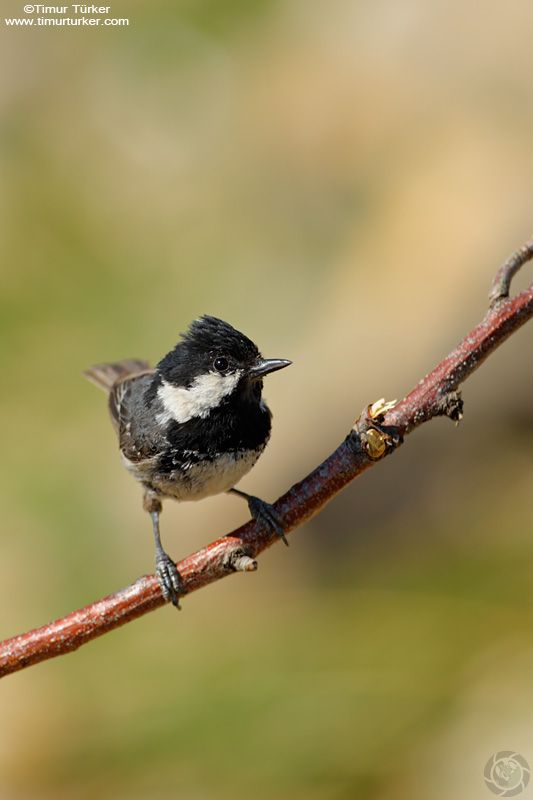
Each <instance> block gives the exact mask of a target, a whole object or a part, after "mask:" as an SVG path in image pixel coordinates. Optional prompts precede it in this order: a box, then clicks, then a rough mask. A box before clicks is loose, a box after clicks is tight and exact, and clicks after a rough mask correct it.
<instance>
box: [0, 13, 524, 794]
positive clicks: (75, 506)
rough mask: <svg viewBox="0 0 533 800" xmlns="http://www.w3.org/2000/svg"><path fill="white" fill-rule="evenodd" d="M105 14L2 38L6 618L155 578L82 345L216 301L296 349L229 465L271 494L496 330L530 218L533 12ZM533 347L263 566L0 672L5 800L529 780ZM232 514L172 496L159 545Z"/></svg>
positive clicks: (45, 613) (111, 349)
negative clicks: (496, 300) (369, 411)
mask: <svg viewBox="0 0 533 800" xmlns="http://www.w3.org/2000/svg"><path fill="white" fill-rule="evenodd" d="M111 13H112V14H113V16H115V17H128V18H129V19H130V25H129V27H127V28H105V29H104V28H99V29H93V28H86V29H77V28H71V29H66V28H55V29H50V28H46V29H44V28H40V29H37V28H33V29H28V28H25V29H22V30H16V29H13V28H7V27H5V26H4V24H3V21H2V24H0V37H1V41H0V64H1V70H0V104H1V112H0V113H1V122H2V125H1V144H0V156H1V174H2V180H1V184H0V204H1V206H0V208H1V222H0V224H1V233H0V239H1V244H0V246H1V249H2V253H1V260H0V276H1V293H0V303H1V306H0V328H1V338H0V350H1V361H0V363H1V370H2V391H1V394H0V403H1V411H2V417H1V418H2V458H1V460H0V496H1V509H2V527H3V536H2V558H1V564H0V575H1V582H0V609H1V610H0V621H1V630H0V634H1V636H2V637H6V636H10V635H13V634H16V633H19V632H22V631H23V630H27V629H28V628H31V627H35V626H37V625H39V624H43V623H44V622H46V621H48V620H50V619H53V618H55V617H58V616H61V615H63V614H65V613H67V612H68V611H70V610H73V609H74V608H77V607H79V606H81V605H84V604H86V603H88V602H90V601H91V600H94V599H96V598H98V597H100V596H102V595H104V594H107V593H109V592H110V591H113V590H115V589H118V588H119V587H121V586H124V585H127V584H128V583H129V582H130V581H132V580H134V579H135V578H136V577H137V576H138V575H140V574H143V573H145V572H147V571H151V570H152V557H153V553H152V542H151V533H150V525H149V521H148V519H147V518H146V515H145V514H144V513H143V512H142V508H141V496H140V490H139V488H138V487H137V486H136V485H135V483H134V481H132V479H131V478H130V477H129V476H128V475H127V474H126V472H125V471H124V470H123V469H122V467H121V465H120V463H119V458H118V454H117V447H116V442H115V439H114V434H113V432H112V429H111V426H110V424H109V420H108V418H107V411H106V407H105V400H104V397H103V395H102V394H101V393H99V392H98V391H97V390H96V389H95V388H94V387H92V386H91V385H90V384H88V383H87V382H85V381H84V380H83V379H82V377H81V371H82V370H83V369H84V368H85V367H86V366H88V365H90V364H92V363H94V362H96V361H102V360H113V359H117V358H121V357H126V356H137V357H146V358H149V359H151V360H152V361H154V360H156V359H158V358H159V357H160V356H161V355H162V354H163V353H165V352H166V351H167V350H168V349H170V347H171V346H172V345H173V344H174V342H175V340H176V339H177V335H178V333H179V332H180V331H183V330H184V329H185V328H186V326H187V324H188V323H189V321H190V320H191V319H193V318H194V317H195V316H197V315H199V314H201V313H211V314H215V315H219V316H221V317H223V318H225V319H228V320H229V321H230V322H232V323H233V324H234V325H235V326H236V327H239V328H241V329H242V330H244V331H245V332H246V333H248V334H249V335H250V336H251V337H252V338H253V339H255V340H256V341H257V342H258V343H259V345H260V347H261V349H262V350H263V353H264V355H266V356H271V357H286V358H291V359H292V360H293V361H294V366H292V367H291V369H290V370H289V371H287V372H284V373H280V374H279V375H275V376H273V377H272V378H270V379H269V380H268V383H267V386H266V397H267V398H268V400H269V402H270V405H271V407H272V408H273V410H274V417H275V419H274V433H273V438H272V440H271V443H270V445H269V448H268V450H267V452H266V454H265V455H264V456H263V458H262V460H261V461H260V462H259V464H258V465H257V467H256V468H255V469H254V470H253V472H252V473H251V474H250V475H249V476H248V477H247V478H246V480H245V481H243V484H242V486H243V488H244V489H248V491H252V492H254V493H257V494H259V495H261V496H263V497H264V498H265V499H274V498H276V497H277V496H278V495H279V494H280V493H281V492H282V491H284V490H285V489H286V488H287V487H288V486H289V485H290V484H291V483H293V482H295V481H296V480H299V479H300V478H301V477H302V476H303V475H304V474H305V473H306V472H308V471H309V470H310V469H311V468H313V467H314V466H315V465H316V464H317V463H318V462H319V461H320V460H321V459H322V458H323V457H324V456H325V455H327V454H328V453H329V452H330V451H331V450H332V449H333V448H334V447H335V446H336V444H337V443H338V442H339V441H340V440H341V439H342V438H343V437H344V435H345V433H346V431H347V430H348V429H349V427H350V426H351V424H352V422H353V420H354V418H355V417H356V416H357V415H358V414H359V412H360V410H361V408H362V407H363V406H364V405H365V404H366V403H368V402H372V401H373V400H375V399H377V398H378V397H381V396H386V397H387V398H392V397H401V396H402V395H403V394H404V393H405V392H407V391H408V390H409V389H410V388H411V387H412V386H413V385H414V383H415V382H416V381H418V380H419V379H420V378H421V377H422V376H423V375H424V374H425V372H427V371H428V370H429V369H430V368H431V367H432V366H433V365H434V364H435V363H436V362H437V361H438V360H439V359H440V358H441V357H442V356H443V355H444V354H445V353H446V352H448V351H449V349H450V348H452V347H453V346H454V345H455V344H456V343H457V341H458V340H459V339H460V338H462V336H463V335H464V334H465V333H466V332H467V331H468V330H469V329H470V328H471V327H472V326H473V325H474V324H476V323H477V321H478V320H479V319H480V318H481V316H482V315H483V313H484V311H485V308H486V304H487V292H488V289H489V286H490V283H491V280H492V277H493V274H494V272H495V270H496V268H497V266H498V264H499V263H500V262H501V261H502V260H503V259H504V257H506V256H507V255H508V253H509V252H510V251H512V250H513V249H515V247H517V246H518V245H520V244H521V243H522V242H523V241H524V240H525V239H526V238H527V237H528V235H529V234H530V233H531V232H532V227H533V224H532V221H533V214H532V210H533V196H532V186H533V158H532V149H531V142H532V139H533V104H532V102H531V101H532V85H531V74H532V70H533V53H532V50H531V31H532V30H533V8H532V6H531V3H529V2H526V1H525V0H523V1H522V0H517V1H515V0H511V2H509V3H506V4H505V6H502V4H501V3H497V2H495V0H487V2H485V3H483V4H482V7H480V6H479V4H477V3H472V2H466V3H465V2H459V0H437V1H436V2H433V3H430V4H428V3H424V2H422V0H407V2H401V3H395V4H393V3H388V2H382V1H381V0H378V2H368V0H367V1H366V2H363V1H360V2H348V1H347V0H332V2H328V3H320V2H319V3H306V2H303V1H302V0H287V2H282V1H281V0H278V2H269V1H268V0H261V2H253V1H251V2H248V3H246V2H242V0H183V1H180V0H175V1H174V2H157V0H155V1H154V0H150V2H148V0H137V1H136V2H135V1H133V0H132V2H129V3H125V2H114V3H113V5H112V9H111ZM8 14H11V15H17V16H23V12H22V3H21V2H11V0H9V2H4V3H3V5H2V15H8ZM525 272H526V273H527V268H526V270H525ZM530 275H531V271H529V273H528V274H525V275H524V276H521V277H520V279H519V280H518V281H517V287H520V286H525V285H526V283H527V282H528V281H527V279H528V277H529V278H530ZM532 346H533V326H531V325H530V326H529V328H527V327H526V329H524V330H522V331H520V332H519V333H518V334H517V335H516V336H514V337H513V338H512V340H510V341H509V342H508V343H506V344H505V345H504V346H503V347H502V348H501V349H500V350H499V351H498V352H497V353H496V354H495V355H494V356H493V357H491V359H490V361H489V362H488V363H487V364H486V365H485V366H484V367H483V368H482V369H481V371H480V372H479V373H477V374H476V375H475V376H474V377H473V378H472V379H471V380H470V381H469V382H468V383H467V384H466V386H465V389H464V397H465V402H466V407H465V412H466V414H465V418H464V420H463V422H462V423H461V425H460V427H459V428H458V429H457V428H455V427H454V426H453V425H452V424H451V423H449V422H447V421H444V420H437V421H435V422H433V423H431V424H429V425H426V426H424V428H423V429H421V430H419V431H418V432H417V433H416V434H414V435H413V436H412V437H410V438H409V440H408V442H407V443H406V445H405V447H403V448H402V449H401V450H400V451H399V452H398V453H397V454H396V455H394V457H392V458H391V459H388V460H387V461H386V462H384V463H383V464H381V465H379V466H378V467H377V468H376V469H374V470H372V471H371V472H369V473H366V474H365V475H364V476H363V477H362V478H361V479H360V480H358V481H357V482H356V483H355V484H354V485H352V486H351V487H349V488H348V489H347V490H346V491H345V492H344V493H343V494H342V495H341V496H340V497H338V498H337V499H336V500H335V501H334V502H333V503H332V504H331V505H330V506H329V507H328V508H327V509H326V510H325V511H324V512H323V513H322V514H321V515H319V516H318V517H316V518H315V519H314V520H313V521H312V522H311V523H310V524H308V525H307V526H306V527H305V528H302V529H301V530H299V531H297V532H296V533H295V534H294V535H293V536H292V537H291V547H290V548H289V550H285V548H283V547H275V548H273V549H272V550H271V551H269V552H268V553H266V554H264V555H263V556H262V557H261V559H260V569H259V572H258V573H257V574H254V575H246V576H243V575H241V576H235V577H234V578H232V579H231V580H227V581H223V582H221V583H218V584H216V585H214V586H211V587H209V588H207V589H206V590H204V591H202V592H199V593H198V594H196V595H194V596H192V597H190V598H189V599H186V600H185V601H184V602H183V611H182V612H181V613H180V614H177V613H176V612H175V611H174V610H173V609H170V608H165V609H163V610H161V611H159V612H157V613H154V614H150V615H148V616H147V617H145V618H143V619H142V620H139V621H137V622H134V623H132V624H130V625H128V626H126V627H125V628H123V629H121V630H119V631H117V632H114V633H112V634H110V635H107V636H105V637H103V638H101V639H100V640H98V641H96V642H94V643H92V644H90V645H88V646H87V647H85V648H83V649H82V650H81V651H79V652H78V653H76V654H73V655H70V656H68V657H65V658H62V659H58V660H54V661H50V662H47V663H45V664H42V665H39V666H36V667H34V668H32V669H29V670H27V671H25V672H22V673H19V674H17V675H15V676H13V677H10V678H7V679H6V680H5V681H2V683H1V685H0V710H1V718H2V724H1V726H0V797H1V798H2V800H10V799H11V798H13V799H15V798H17V799H18V798H24V800H31V799H32V798H35V800H41V798H42V799H43V800H45V799H47V798H59V800H63V798H65V800H66V798H73V799H74V800H77V799H78V798H80V800H85V799H87V800H88V799H89V798H114V799H115V798H116V799H120V798H128V800H137V799H138V800H141V798H143V799H144V798H155V800H157V799H158V798H169V797H180V798H187V799H189V798H190V799H191V800H200V798H201V799H202V800H203V799H204V798H206V800H219V798H220V800H224V799H225V798H230V797H231V798H232V800H240V799H241V798H249V797H257V798H260V799H261V798H277V799H278V800H285V798H291V799H292V798H295V800H298V799H299V798H302V799H303V798H306V799H307V798H309V799H310V800H337V799H338V800H341V799H344V798H365V800H400V799H401V798H410V800H448V799H450V800H452V798H453V800H457V798H458V797H468V798H470V799H472V798H488V797H490V796H492V795H490V793H489V791H488V789H487V788H486V787H485V785H484V784H483V767H484V764H485V762H486V761H487V759H488V758H489V757H490V756H491V755H492V754H493V753H495V752H497V751H499V750H507V749H516V750H518V751H519V752H521V753H522V754H523V755H524V756H525V757H526V758H527V759H528V760H529V762H530V763H531V764H532V765H533V729H532V726H531V708H532V704H533V633H532V632H533V585H532V584H533V539H532V536H531V533H532V530H531V529H532V524H531V522H532V515H531V486H532V478H533V459H532V458H531V445H532V439H533V411H532V396H533V395H532V393H533V380H532V371H531V352H532ZM246 518H247V513H246V509H245V505H244V504H243V503H241V502H239V501H237V500H236V499H235V498H234V499H232V498H231V497H218V498H213V499H209V500H206V501H203V502H202V503H199V504H193V503H191V504H183V505H180V506H178V505H177V504H173V505H172V504H170V503H167V505H166V508H165V513H164V515H163V518H162V526H163V535H164V541H165V543H166V545H167V549H168V550H169V551H170V552H171V553H173V554H175V555H176V557H177V556H179V555H186V554H187V553H189V552H192V551H193V550H195V549H197V548H198V547H199V546H201V545H202V544H204V543H206V542H208V541H210V540H211V539H212V538H214V537H215V536H217V535H219V534H221V533H223V532H225V531H228V530H231V529H232V527H233V526H235V525H236V524H238V523H240V522H243V521H244V520H245V519H246ZM524 796H530V797H531V796H532V789H531V787H530V788H529V789H528V790H527V792H526V793H525V795H524Z"/></svg>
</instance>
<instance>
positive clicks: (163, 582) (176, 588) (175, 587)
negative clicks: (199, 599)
mask: <svg viewBox="0 0 533 800" xmlns="http://www.w3.org/2000/svg"><path fill="white" fill-rule="evenodd" d="M155 572H156V575H157V579H158V581H159V585H160V586H161V591H162V592H163V597H164V598H165V600H166V601H167V602H168V601H169V600H170V602H171V603H172V605H173V606H175V607H176V608H180V604H179V596H180V594H184V591H183V583H182V580H181V578H180V574H179V572H178V570H177V568H176V565H175V563H174V562H173V561H172V559H171V558H170V556H169V555H167V554H166V553H165V552H164V551H163V552H162V553H158V555H157V556H156V560H155Z"/></svg>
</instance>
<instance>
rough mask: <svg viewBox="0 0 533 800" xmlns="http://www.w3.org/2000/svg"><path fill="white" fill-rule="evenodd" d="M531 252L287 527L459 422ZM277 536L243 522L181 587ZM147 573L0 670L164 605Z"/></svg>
mask: <svg viewBox="0 0 533 800" xmlns="http://www.w3.org/2000/svg"><path fill="white" fill-rule="evenodd" d="M532 258H533V240H530V241H529V242H527V243H526V244H525V245H524V246H523V247H522V248H520V250H518V251H517V252H516V253H515V254H514V255H513V256H511V257H510V258H509V259H508V260H507V261H506V262H505V264H504V265H503V266H502V267H501V269H500V270H498V273H497V275H496V277H495V279H494V282H493V286H492V289H491V293H490V301H491V305H490V308H489V311H488V312H487V314H486V316H485V318H484V319H483V320H482V322H480V323H479V325H477V327H475V328H474V329H473V330H472V331H471V332H470V333H469V334H468V335H467V336H466V337H465V338H464V339H463V341H462V342H461V343H460V344H459V346H458V347H456V348H455V350H453V352H451V353H450V354H449V355H448V356H446V358H444V359H443V360H442V361H441V362H440V364H438V365H437V366H436V367H435V369H434V370H433V371H432V372H430V373H429V374H428V375H426V377H425V378H423V380H421V381H420V382H419V383H418V384H417V386H416V387H415V388H414V389H413V390H412V391H411V392H410V393H409V394H408V395H407V396H406V397H405V398H404V399H403V400H401V401H400V402H399V403H398V404H397V405H396V406H395V407H394V408H392V409H389V408H387V406H382V407H381V408H380V407H379V406H377V405H376V404H375V405H374V406H373V407H369V408H368V409H366V410H365V411H364V412H363V414H362V415H361V416H360V418H359V419H358V420H357V422H356V424H355V425H354V427H353V428H352V430H351V431H350V432H349V434H348V436H347V437H346V439H345V440H344V442H342V444H341V445H339V447H337V449H336V450H335V451H334V452H333V453H332V454H331V455H330V456H329V457H328V458H327V459H326V460H325V461H324V462H323V463H322V464H320V465H319V466H318V467H317V468H316V469H315V470H313V472H311V473H310V474H309V475H308V476H307V477H306V478H304V479H303V480H302V481H300V483H297V484H295V485H294V486H292V488H290V489H289V490H288V492H286V494H284V495H283V496H282V497H280V498H279V500H278V501H277V502H276V503H275V509H276V512H277V514H278V515H279V517H280V518H281V520H282V522H283V525H284V528H285V531H286V533H289V532H290V531H292V530H294V529H295V528H296V527H298V526H299V525H301V524H302V523H303V522H305V521H306V520H308V519H309V518H310V517H312V516H313V515H314V514H316V513H317V512H318V511H319V510H320V509H321V508H323V506H324V505H325V504H326V503H327V502H328V501H329V500H331V499H332V497H334V496H335V495H336V494H337V492H339V491H340V490H341V489H342V488H343V487H344V486H346V484H347V483H349V482H350V481H352V480H353V479H354V478H356V477H357V476H358V475H360V474H361V473H362V472H364V470H366V469H368V468H369V467H371V466H372V465H373V464H374V463H376V461H377V460H380V459H381V458H383V457H384V456H385V455H388V454H390V453H391V452H393V451H394V450H395V449H396V448H397V447H398V446H399V445H400V444H401V442H402V441H403V437H404V436H405V435H406V434H408V433H410V431H412V430H413V429H414V428H416V427H417V426H418V425H421V424H422V423H423V422H426V421H427V420H429V419H432V418H433V417H435V416H441V415H445V416H448V417H450V418H451V419H454V420H458V419H459V418H460V416H461V413H462V400H461V397H460V394H459V392H458V387H459V385H460V384H461V383H463V381H465V380H466V378H468V377H469V376H470V375H471V374H472V373H473V372H474V370H476V369H477V368H478V367H479V366H480V364H482V363H483V361H484V360H485V359H486V358H487V356H488V355H490V353H492V352H493V351H494V350H495V349H496V348H497V347H499V345H500V344H502V342H503V341H504V340H505V339H506V338H507V337H508V336H510V335H511V333H513V332H514V331H516V330H517V329H518V328H519V327H520V326H521V325H523V324H524V323H525V322H526V321H527V320H528V319H529V318H530V317H531V316H533V285H532V286H530V287H529V288H528V289H526V290H525V291H523V292H521V293H520V294H519V295H517V296H516V297H514V298H512V299H509V288H510V284H511V280H512V278H513V276H514V275H515V274H516V272H517V271H518V270H519V269H520V267H521V266H523V264H525V263H526V262H527V261H529V260H531V259H532ZM277 541H279V537H278V536H277V535H276V534H272V533H268V532H267V531H266V530H264V529H263V528H262V527H261V526H260V525H258V524H257V523H255V522H253V521H250V522H248V523H247V524H246V525H243V526H241V527H240V528H237V529H236V530H235V531H233V532H232V533H230V534H228V535H227V536H224V537H222V538H220V539H217V540H216V541H214V542H212V543H211V544H209V545H208V546H207V547H204V548H202V549H201V550H199V551H198V552H196V553H194V554H193V555H191V556H189V557H188V558H186V559H184V560H183V561H180V562H179V563H178V565H177V566H178V570H179V572H180V575H181V576H182V579H183V582H184V586H185V589H186V592H187V593H190V592H193V591H195V590H196V589H200V588H201V587H202V586H206V585H207V584H208V583H213V582H214V581H216V580H219V579H220V578H223V577H225V576H226V575H229V574H231V573H232V572H235V571H251V570H254V569H256V567H257V564H256V561H255V559H256V557H257V555H258V554H259V553H261V552H262V551H263V550H265V549H266V548H267V547H270V545H272V544H274V543H275V542H277ZM164 603H165V601H164V599H163V596H162V594H161V590H160V588H159V584H158V581H157V579H156V578H155V576H154V575H150V576H145V577H142V578H139V580H137V581H136V582H135V583H134V584H132V585H131V586H129V587H128V588H126V589H122V590H121V591H119V592H115V593H114V594H110V595H108V596H107V597H104V598H103V599H102V600H98V601H96V602H94V603H91V604H90V605H88V606H85V608H82V609H79V610H78V611H74V612H73V613H71V614H68V615H67V616H66V617H63V618H62V619H58V620H56V621H55V622H51V623H50V624H48V625H44V626H43V627H41V628H36V629H35V630H33V631H29V632H28V633H24V634H21V635H20V636H15V637H13V638H12V639H6V640H5V641H4V642H0V676H4V675H8V674H10V673H12V672H16V671H17V670H20V669H24V667H28V666H30V665H31V664H36V663H38V662H39V661H44V660H45V659H48V658H53V657H55V656H59V655H62V654H64V653H69V652H71V651H73V650H76V649H77V648H78V647H80V646H81V645H82V644H85V643H86V642H89V641H90V640H91V639H95V638H96V637H97V636H101V635H102V634H103V633H107V631H111V630H113V629H114V628H118V627H119V626H120V625H124V624H125V623H127V622H130V621H131V620H133V619H135V618H136V617H140V616H141V615H143V614H146V613H148V611H153V610H154V609H156V608H159V607H160V606H162V605H164Z"/></svg>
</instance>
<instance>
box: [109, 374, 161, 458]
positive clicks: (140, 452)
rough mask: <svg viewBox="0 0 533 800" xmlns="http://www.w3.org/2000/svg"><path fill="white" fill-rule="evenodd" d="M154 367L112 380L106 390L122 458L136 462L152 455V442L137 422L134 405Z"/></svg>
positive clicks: (145, 386)
mask: <svg viewBox="0 0 533 800" xmlns="http://www.w3.org/2000/svg"><path fill="white" fill-rule="evenodd" d="M154 374H155V370H145V371H144V372H140V373H138V374H137V375H132V376H131V377H129V378H124V380H121V381H118V382H117V383H115V385H114V386H113V388H112V389H111V392H110V393H109V411H110V413H111V421H112V423H113V427H114V428H115V430H116V431H117V433H118V437H119V444H120V450H121V452H122V454H123V455H124V457H125V458H126V459H128V461H131V462H133V463H136V464H138V463H139V462H141V461H146V460H147V459H150V458H152V457H153V455H154V442H152V441H148V440H147V438H146V436H143V435H142V433H141V431H140V430H138V426H137V425H136V420H135V415H134V413H133V412H134V408H135V404H136V403H137V404H138V403H139V393H141V394H144V392H145V391H146V389H148V387H149V385H150V381H151V378H152V376H153V375H154Z"/></svg>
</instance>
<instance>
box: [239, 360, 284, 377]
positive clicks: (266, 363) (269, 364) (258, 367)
mask: <svg viewBox="0 0 533 800" xmlns="http://www.w3.org/2000/svg"><path fill="white" fill-rule="evenodd" d="M290 364H292V361H287V359H286V358H260V359H258V360H257V361H256V363H255V364H254V366H253V367H252V368H251V370H250V372H249V375H250V377H251V378H252V379H253V380H256V379H257V378H262V377H263V375H268V373H269V372H275V371H276V370H277V369H284V367H288V366H289V365H290Z"/></svg>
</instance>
